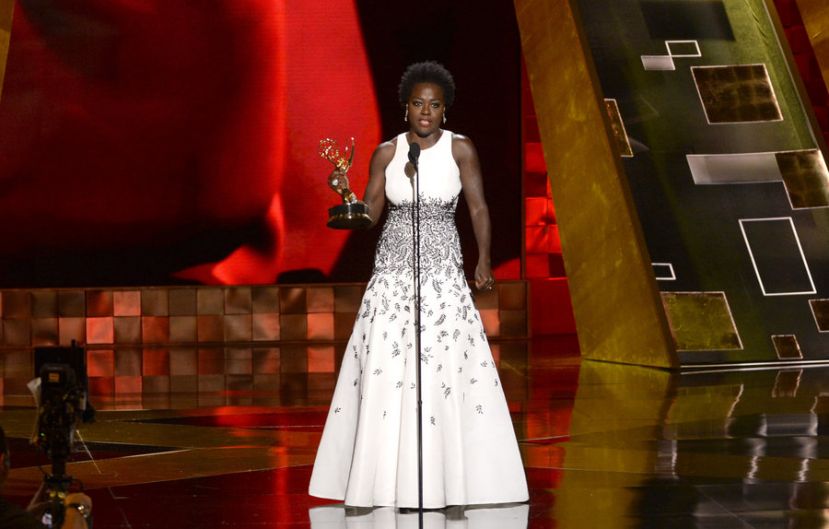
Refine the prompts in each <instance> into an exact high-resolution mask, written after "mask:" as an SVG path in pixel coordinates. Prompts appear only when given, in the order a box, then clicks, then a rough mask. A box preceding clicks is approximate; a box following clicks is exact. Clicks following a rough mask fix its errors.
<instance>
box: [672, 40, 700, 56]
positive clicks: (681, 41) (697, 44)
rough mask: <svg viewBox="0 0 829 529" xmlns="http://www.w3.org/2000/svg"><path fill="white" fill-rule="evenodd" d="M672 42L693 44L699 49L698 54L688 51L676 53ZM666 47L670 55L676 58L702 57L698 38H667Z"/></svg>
mask: <svg viewBox="0 0 829 529" xmlns="http://www.w3.org/2000/svg"><path fill="white" fill-rule="evenodd" d="M671 44H693V45H694V47H695V48H696V49H697V54H696V55H689V54H687V53H680V54H674V53H673V52H672V51H671ZM665 48H666V49H667V50H668V55H670V56H671V57H672V58H674V59H677V58H679V59H694V58H697V57H702V51H700V49H699V42H698V41H696V40H666V41H665Z"/></svg>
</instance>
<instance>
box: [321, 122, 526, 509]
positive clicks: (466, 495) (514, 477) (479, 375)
mask: <svg viewBox="0 0 829 529" xmlns="http://www.w3.org/2000/svg"><path fill="white" fill-rule="evenodd" d="M407 159H408V144H407V142H406V137H405V134H401V135H400V136H398V137H397V147H396V150H395V154H394V157H393V158H392V161H391V162H390V163H389V165H388V167H387V168H386V199H387V202H388V203H389V206H388V216H387V219H386V223H385V225H384V227H383V232H382V234H381V236H380V240H379V242H378V245H377V252H376V255H375V263H374V272H373V273H372V277H371V279H370V281H369V283H368V286H367V287H366V291H365V294H364V296H363V300H362V305H361V307H360V310H359V312H358V314H357V319H356V321H355V323H354V330H353V332H352V335H351V338H350V340H349V342H348V345H347V346H346V350H345V355H344V357H343V362H342V366H341V368H340V374H339V378H338V380H337V385H336V389H335V390H334V396H333V398H332V401H331V408H330V410H329V413H328V418H327V420H326V423H325V429H324V431H323V434H322V439H321V441H320V445H319V449H318V451H317V457H316V461H315V463H314V470H313V474H312V476H311V482H310V486H309V493H310V494H311V495H312V496H317V497H322V498H331V499H338V500H344V501H345V504H346V505H352V506H359V507H371V506H390V507H406V508H412V507H417V505H418V497H417V400H416V390H415V363H414V360H413V358H414V354H415V353H414V301H413V293H414V285H413V265H412V224H411V204H412V196H413V192H412V184H411V183H410V180H409V179H408V178H407V177H406V175H405V173H404V167H405V165H406V162H407ZM419 165H420V173H421V183H420V188H421V190H420V197H421V208H420V218H421V236H420V238H421V245H420V248H421V260H420V262H421V264H420V268H421V287H420V288H421V328H422V330H423V332H422V335H421V349H422V355H421V362H422V363H421V378H422V384H423V386H422V390H421V391H422V398H423V479H424V483H423V495H424V500H423V504H424V507H425V508H441V507H445V506H447V505H476V504H489V503H509V502H521V501H526V500H527V499H528V492H527V482H526V477H525V475H524V468H523V465H522V463H521V456H520V453H519V451H518V443H517V442H516V438H515V432H514V430H513V426H512V421H511V419H510V415H509V410H508V408H507V403H506V399H505V397H504V392H503V389H502V388H501V383H500V379H499V377H498V371H497V369H496V367H495V363H494V361H493V359H492V353H491V351H490V349H489V344H488V342H487V339H486V335H485V334H484V329H483V325H482V323H481V320H480V317H479V314H478V311H477V309H476V308H475V306H474V305H473V300H472V294H471V292H470V289H469V286H468V285H467V282H466V278H465V277H464V273H463V266H462V264H463V261H462V256H461V250H460V242H459V239H458V232H457V229H456V227H455V207H456V206H457V203H458V195H459V193H460V191H461V182H460V176H459V174H460V173H459V169H458V166H457V164H456V163H455V160H454V158H453V157H452V133H451V132H449V131H446V130H444V131H443V133H442V135H441V137H440V139H439V140H438V142H437V143H436V144H435V145H434V146H432V147H430V148H428V149H424V150H423V151H421V155H420V159H419Z"/></svg>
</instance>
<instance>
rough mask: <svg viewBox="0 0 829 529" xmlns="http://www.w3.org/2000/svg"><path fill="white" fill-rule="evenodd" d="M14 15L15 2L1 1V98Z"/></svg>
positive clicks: (9, 0)
mask: <svg viewBox="0 0 829 529" xmlns="http://www.w3.org/2000/svg"><path fill="white" fill-rule="evenodd" d="M12 13H14V0H0V98H2V97H3V77H4V76H5V73H6V58H7V57H8V56H9V40H10V39H11V34H12Z"/></svg>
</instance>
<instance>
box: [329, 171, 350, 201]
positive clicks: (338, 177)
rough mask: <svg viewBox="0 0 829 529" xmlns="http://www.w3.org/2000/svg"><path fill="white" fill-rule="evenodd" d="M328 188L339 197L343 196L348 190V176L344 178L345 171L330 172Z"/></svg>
mask: <svg viewBox="0 0 829 529" xmlns="http://www.w3.org/2000/svg"><path fill="white" fill-rule="evenodd" d="M328 187H330V188H331V189H333V190H334V192H335V193H337V194H338V195H340V196H343V195H344V194H345V193H347V192H348V190H349V185H348V176H346V174H345V171H341V170H340V169H334V170H333V171H331V174H330V175H328Z"/></svg>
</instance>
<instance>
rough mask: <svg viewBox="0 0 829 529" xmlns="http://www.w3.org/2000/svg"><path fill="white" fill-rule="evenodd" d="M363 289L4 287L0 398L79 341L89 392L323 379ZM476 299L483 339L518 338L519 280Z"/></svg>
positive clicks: (522, 327)
mask: <svg viewBox="0 0 829 529" xmlns="http://www.w3.org/2000/svg"><path fill="white" fill-rule="evenodd" d="M364 289H365V284H363V283H353V284H335V285H280V286H234V287H213V286H185V287H140V288H114V289H33V290H4V291H1V292H0V323H2V325H0V374H2V377H0V380H2V388H0V389H2V391H0V393H6V394H17V395H22V394H25V393H26V390H25V384H26V382H28V380H29V379H31V378H32V374H33V370H34V363H33V354H32V347H38V346H54V345H68V344H70V343H71V342H72V341H73V340H75V341H76V342H78V343H79V344H85V345H86V349H87V364H88V371H89V377H90V378H89V383H90V390H91V391H92V392H93V393H94V394H104V395H105V394H112V393H113V392H117V393H134V392H137V393H142V392H145V393H146V392H150V393H153V392H167V391H184V392H189V391H219V390H225V389H233V384H234V381H235V382H238V383H239V384H242V385H243V386H244V387H252V386H251V384H254V382H256V384H263V385H268V384H273V382H274V380H273V377H274V376H277V375H279V373H285V372H288V373H322V372H333V371H334V369H335V366H336V363H337V361H338V359H339V358H341V356H342V349H343V348H344V346H345V344H344V342H345V341H346V340H347V339H348V338H349V336H350V335H351V330H352V327H353V325H354V318H355V315H356V313H357V310H358V308H359V305H360V301H361V298H362V295H363V291H364ZM474 295H475V304H476V306H477V307H478V309H479V312H480V314H481V319H482V321H483V324H484V329H485V330H486V333H487V336H488V337H489V338H491V339H499V338H505V339H510V338H526V337H527V334H528V333H527V325H528V324H527V321H528V319H527V287H526V284H525V282H523V281H502V282H499V283H498V284H497V285H496V288H495V289H493V290H492V291H488V292H487V291H474ZM254 374H255V375H256V377H258V378H256V380H254V379H253V378H251V377H253V376H254ZM228 384H229V385H228ZM269 387H275V386H273V385H271V386H269Z"/></svg>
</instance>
